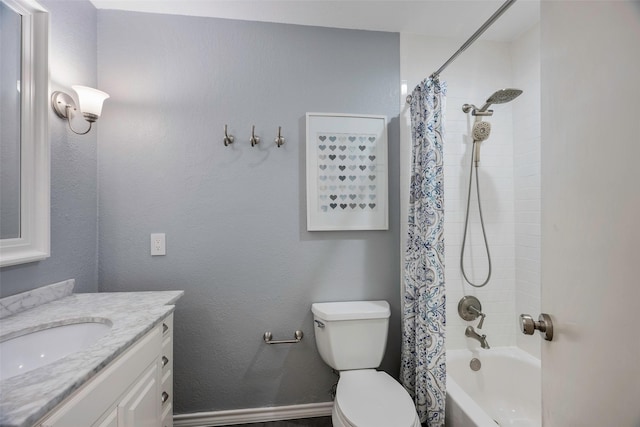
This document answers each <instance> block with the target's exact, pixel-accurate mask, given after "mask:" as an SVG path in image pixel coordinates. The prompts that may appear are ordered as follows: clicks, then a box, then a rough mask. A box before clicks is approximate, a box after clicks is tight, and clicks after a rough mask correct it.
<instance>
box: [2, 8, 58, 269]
mask: <svg viewBox="0 0 640 427" xmlns="http://www.w3.org/2000/svg"><path fill="white" fill-rule="evenodd" d="M2 2H3V3H5V4H6V5H8V6H9V7H10V8H11V9H13V10H15V11H16V12H17V13H18V14H20V15H22V77H21V82H20V93H21V110H22V111H21V148H20V149H21V160H20V161H21V167H20V237H19V238H15V239H3V240H0V267H5V266H8V265H15V264H23V263H27V262H33V261H39V260H42V259H45V258H48V257H49V254H50V225H49V221H50V213H49V211H50V157H49V119H48V113H49V110H48V106H49V13H48V12H47V11H46V10H45V9H44V8H43V7H42V6H40V5H39V4H38V3H36V2H35V1H33V0H2Z"/></svg>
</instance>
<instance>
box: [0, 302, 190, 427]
mask: <svg viewBox="0 0 640 427" xmlns="http://www.w3.org/2000/svg"><path fill="white" fill-rule="evenodd" d="M183 293H184V292H183V291H160V292H115V293H92V294H71V295H67V296H64V297H62V298H59V299H56V300H55V301H51V302H47V303H44V304H42V305H38V306H36V307H33V308H29V309H27V310H25V311H21V312H18V313H15V314H12V315H10V316H8V317H4V318H2V319H0V341H2V340H4V339H8V338H9V337H14V336H19V335H22V334H24V333H28V332H34V331H37V330H40V329H45V328H49V327H52V326H62V325H65V324H71V323H78V322H84V321H96V320H98V321H101V320H102V321H104V319H108V321H109V322H111V323H112V327H111V330H110V331H109V332H108V333H107V334H106V335H105V336H103V337H101V338H100V339H99V340H98V341H97V342H95V343H94V344H93V345H91V346H90V347H88V348H86V349H85V350H82V351H79V352H77V353H74V354H71V355H69V356H66V357H64V358H62V359H60V360H58V361H55V362H53V363H51V364H49V365H46V366H43V367H40V368H37V369H34V370H33V371H30V372H26V373H24V374H22V375H18V376H15V377H11V378H7V379H6V380H2V381H0V394H1V396H2V399H1V400H0V427H8V426H20V427H22V426H31V425H33V424H34V423H35V422H37V421H38V420H39V419H40V418H42V417H43V416H44V415H46V414H47V413H48V412H49V411H51V410H52V409H53V408H54V407H55V406H56V405H58V404H59V403H60V402H62V401H63V400H64V399H65V398H67V397H68V396H69V395H71V394H72V393H73V392H74V391H75V390H77V389H78V388H79V387H81V386H82V385H83V384H84V383H85V382H86V381H87V380H89V379H91V378H92V377H93V376H95V375H96V374H97V373H98V372H100V370H101V369H102V368H104V367H105V366H106V365H107V364H109V362H111V361H112V360H114V359H115V358H116V357H117V356H118V355H120V354H121V353H123V352H124V351H125V350H126V349H127V348H129V347H130V346H131V345H132V344H133V343H135V342H136V341H137V340H138V339H140V338H141V337H142V336H144V335H145V334H146V333H147V332H148V331H150V330H151V329H153V327H154V326H156V325H157V324H158V323H160V322H161V321H162V320H163V319H164V318H166V317H167V316H169V315H170V314H171V313H172V312H173V310H174V306H173V304H175V302H176V301H177V300H178V299H179V298H180V297H181V296H182V295H183Z"/></svg>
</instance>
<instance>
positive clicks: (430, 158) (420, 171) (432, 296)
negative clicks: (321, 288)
mask: <svg viewBox="0 0 640 427" xmlns="http://www.w3.org/2000/svg"><path fill="white" fill-rule="evenodd" d="M445 100H446V85H445V83H444V82H440V81H439V80H438V79H437V78H431V77H430V78H428V79H426V80H424V81H423V82H422V83H420V84H419V85H418V86H416V88H415V89H414V90H413V93H412V94H411V101H410V103H411V139H412V151H413V153H412V162H411V171H410V173H411V188H410V190H409V219H408V241H407V247H406V252H405V256H404V283H403V285H404V286H403V320H402V323H403V324H402V327H403V334H402V364H401V367H400V378H401V381H402V383H403V385H404V386H405V388H406V389H407V390H408V391H409V394H410V395H411V396H412V397H413V400H414V402H415V404H416V408H417V411H418V415H419V416H420V421H421V422H422V423H424V422H426V425H427V426H428V427H441V426H444V407H445V400H446V390H445V379H446V368H445V342H444V333H445V331H444V327H445V294H444V182H443V161H442V142H443V135H444V129H443V122H444V117H443V113H444V106H445Z"/></svg>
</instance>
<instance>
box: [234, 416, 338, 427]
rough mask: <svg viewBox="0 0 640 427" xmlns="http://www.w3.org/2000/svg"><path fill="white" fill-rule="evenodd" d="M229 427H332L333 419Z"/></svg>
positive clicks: (322, 418) (311, 419) (321, 418)
mask: <svg viewBox="0 0 640 427" xmlns="http://www.w3.org/2000/svg"><path fill="white" fill-rule="evenodd" d="M228 427H332V425H331V417H318V418H303V419H300V420H286V421H271V422H268V423H251V424H240V425H235V426H228Z"/></svg>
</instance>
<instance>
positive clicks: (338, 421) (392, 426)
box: [331, 369, 420, 427]
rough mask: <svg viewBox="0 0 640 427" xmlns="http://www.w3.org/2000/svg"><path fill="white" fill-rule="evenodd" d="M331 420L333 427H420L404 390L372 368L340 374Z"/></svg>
mask: <svg viewBox="0 0 640 427" xmlns="http://www.w3.org/2000/svg"><path fill="white" fill-rule="evenodd" d="M331 420H332V422H333V426H334V427H420V420H419V418H418V415H417V414H416V410H415V407H414V405H413V401H412V400H411V397H409V394H408V393H407V391H406V390H405V389H404V387H402V386H401V385H400V383H398V382H397V381H396V380H394V379H393V378H392V377H390V376H389V375H388V374H386V373H385V372H379V371H375V370H373V369H364V370H357V371H345V372H341V373H340V381H338V388H337V391H336V399H335V402H334V405H333V411H332V414H331Z"/></svg>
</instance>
